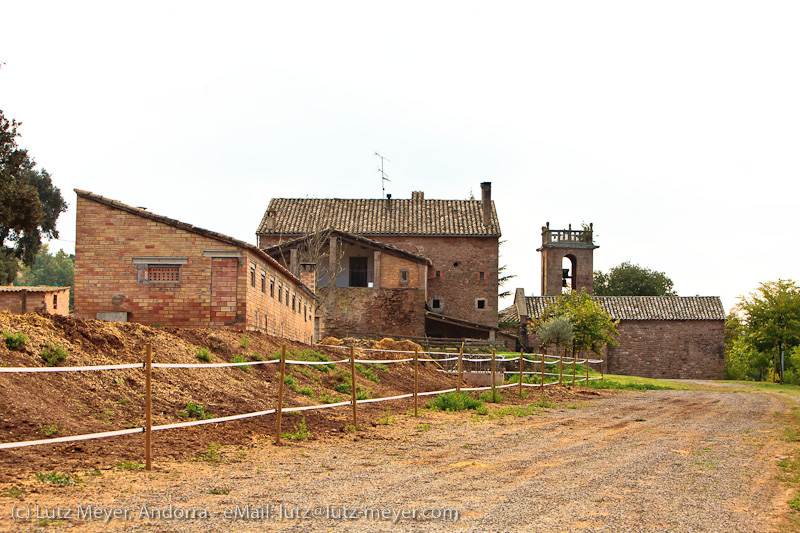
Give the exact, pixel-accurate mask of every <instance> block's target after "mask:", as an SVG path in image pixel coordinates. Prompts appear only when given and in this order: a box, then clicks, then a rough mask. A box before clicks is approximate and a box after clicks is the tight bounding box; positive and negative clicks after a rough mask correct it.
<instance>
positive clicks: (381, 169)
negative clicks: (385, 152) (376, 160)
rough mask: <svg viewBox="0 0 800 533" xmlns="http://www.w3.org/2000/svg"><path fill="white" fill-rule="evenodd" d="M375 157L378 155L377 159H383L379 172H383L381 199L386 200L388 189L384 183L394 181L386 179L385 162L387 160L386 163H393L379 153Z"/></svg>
mask: <svg viewBox="0 0 800 533" xmlns="http://www.w3.org/2000/svg"><path fill="white" fill-rule="evenodd" d="M375 155H376V156H377V157H380V158H381V167H380V168H379V169H378V170H379V171H380V172H381V198H385V197H386V187H384V184H383V182H384V181H392V180H390V179H389V178H387V177H386V172H384V171H383V161H384V160H386V161H388V162H389V163H391V162H392V161H391V160H390V159H387V158H385V157H383V156H382V155H381V154H379V153H378V152H375Z"/></svg>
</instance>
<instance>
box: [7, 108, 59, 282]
mask: <svg viewBox="0 0 800 533" xmlns="http://www.w3.org/2000/svg"><path fill="white" fill-rule="evenodd" d="M20 125H21V123H20V122H17V121H16V120H11V121H9V120H8V119H6V117H5V115H3V112H2V110H0V285H7V284H8V283H11V282H13V281H14V279H15V278H16V275H17V271H18V268H19V261H20V260H21V261H22V263H23V264H24V265H26V266H31V265H33V264H34V262H35V261H36V255H37V254H38V252H39V248H40V247H41V245H42V237H45V238H50V239H53V238H57V237H58V231H57V230H56V220H57V219H58V216H59V215H60V214H61V213H63V212H64V211H66V209H67V204H66V202H65V201H64V198H63V197H62V196H61V191H60V190H59V189H58V187H55V186H54V185H53V182H52V180H51V178H50V174H48V173H47V171H46V170H44V169H41V170H40V169H37V168H35V167H36V163H35V162H34V161H33V159H31V158H30V157H29V156H28V151H27V150H24V149H22V148H19V147H18V146H17V142H16V138H17V137H19V136H20V135H19V133H18V132H17V128H18V127H19V126H20Z"/></svg>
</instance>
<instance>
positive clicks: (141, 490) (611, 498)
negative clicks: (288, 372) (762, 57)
mask: <svg viewBox="0 0 800 533" xmlns="http://www.w3.org/2000/svg"><path fill="white" fill-rule="evenodd" d="M561 405H562V406H561V407H558V408H553V409H547V410H544V411H543V412H540V413H538V414H534V415H530V416H521V417H520V416H514V415H512V414H507V415H506V416H503V417H499V416H494V417H492V416H476V415H471V414H466V413H436V412H423V413H422V414H421V416H420V418H418V419H415V418H413V417H409V416H406V415H402V416H396V418H395V420H394V421H392V420H391V419H389V418H387V420H386V421H387V422H390V423H389V424H387V425H378V426H377V427H371V428H369V429H368V430H367V431H365V432H364V433H363V434H362V436H361V437H354V436H353V434H350V433H347V434H341V436H340V437H334V438H329V439H322V440H318V441H313V442H302V443H298V444H292V445H288V446H281V447H276V446H273V445H270V444H268V441H267V440H266V439H265V440H263V441H258V442H254V444H253V447H252V448H248V449H246V450H233V449H231V450H227V449H224V448H223V449H222V450H221V451H220V457H219V459H220V462H219V464H217V465H213V464H209V463H208V462H206V461H198V462H196V463H175V464H171V465H160V466H159V468H158V469H156V470H155V471H154V472H153V473H146V472H141V471H130V472H129V471H109V472H106V473H104V474H103V475H102V476H95V477H94V478H87V479H86V484H85V485H83V486H81V487H69V488H64V489H57V488H46V489H42V490H41V491H40V492H39V493H36V494H26V495H25V496H24V498H21V499H19V500H17V502H16V505H18V506H19V505H23V506H34V505H36V504H38V505H39V506H40V510H41V509H45V510H48V509H49V510H50V511H49V512H50V513H52V512H53V511H52V509H54V508H55V507H56V506H61V507H62V508H69V509H72V512H73V513H75V512H77V511H79V510H81V511H83V512H84V513H85V510H86V506H87V505H92V506H94V507H93V508H94V509H100V510H104V511H108V510H113V509H121V510H123V511H127V512H128V513H129V514H128V520H124V519H123V520H111V521H110V522H109V523H107V524H106V523H103V522H102V521H101V520H95V519H92V520H83V521H79V522H76V521H75V520H74V515H73V517H71V518H70V519H68V520H62V521H61V523H60V525H61V526H62V527H64V528H67V529H71V530H74V529H76V528H77V529H80V530H87V531H101V530H102V531H108V530H111V531H114V530H116V531H148V532H151V531H164V532H168V531H169V532H171V531H298V532H299V531H333V530H335V531H344V532H349V531H353V532H355V531H408V532H416V531H481V532H486V531H489V532H492V531H498V532H506V531H537V532H550V531H587V532H593V531H598V532H600V531H602V532H612V531H625V532H636V531H647V532H650V531H719V532H734V531H747V532H756V531H775V530H776V528H777V525H778V514H779V513H780V512H782V511H781V506H783V507H784V508H785V506H786V494H785V493H784V492H782V490H783V489H781V487H780V485H779V484H778V483H777V481H776V480H775V476H776V474H777V473H778V467H777V462H778V458H777V457H776V455H777V454H779V453H781V452H782V449H781V446H785V444H782V443H781V442H780V441H779V440H776V436H777V435H778V433H777V431H778V430H777V428H776V426H775V423H774V413H775V412H777V411H783V410H784V409H786V407H785V404H784V403H783V401H782V400H781V399H780V398H777V397H775V396H770V395H765V394H756V393H733V392H697V391H648V392H624V393H613V394H607V395H605V396H603V397H600V398H597V399H591V400H584V401H576V402H572V403H571V404H563V403H562V404H561ZM499 407H505V404H501V405H500V406H491V407H490V409H495V408H499ZM226 492H227V494H226ZM215 493H216V494H215ZM11 503H12V502H10V501H9V500H8V499H3V501H0V512H2V516H3V520H0V528H2V527H11V526H14V527H12V530H24V529H26V528H28V527H31V526H32V525H33V524H32V523H30V522H29V523H19V522H17V523H12V522H10V520H9V519H8V516H9V511H8V509H7V508H8V507H9V506H10V504H11ZM78 506H82V507H81V508H80V509H78ZM143 506H144V507H143ZM192 509H194V511H191V510H192ZM384 509H387V510H388V511H382V510H384ZM404 509H407V511H406V513H407V516H406V518H403V516H402V512H403V510H404ZM143 510H144V512H150V513H157V512H161V513H163V514H167V515H168V514H169V513H170V512H172V514H173V516H172V517H171V518H170V517H169V516H166V517H165V516H162V517H161V518H154V519H148V518H147V517H144V516H142V514H141V513H142V512H143ZM413 510H416V512H417V513H420V514H421V513H423V512H425V514H426V517H427V516H428V515H429V514H430V515H432V517H431V519H428V520H423V519H421V518H420V517H419V516H418V518H417V519H414V518H410V517H409V516H408V513H412V512H413ZM203 511H206V512H208V513H209V514H211V516H210V517H209V518H205V517H202V518H196V519H186V517H185V516H177V518H176V517H175V516H174V515H179V514H183V515H185V514H189V513H190V512H194V513H195V516H196V517H200V516H201V515H202V512H203ZM120 512H122V511H120ZM279 512H282V513H283V514H284V515H291V516H292V518H289V519H284V520H277V519H276V516H275V515H276V514H277V513H279ZM306 512H307V513H308V517H309V518H306V519H303V518H300V519H298V518H296V515H297V514H301V515H302V514H304V513H306ZM382 512H383V513H387V512H388V513H391V514H390V515H389V519H385V516H386V515H384V516H382V517H380V518H379V515H380V514H381V513H382ZM226 513H227V515H226ZM368 513H372V515H370V516H365V514H368ZM393 513H400V514H393ZM452 513H456V514H457V515H456V516H454V515H453V514H452ZM40 514H41V512H40ZM234 515H238V516H234ZM243 515H246V518H245V516H243ZM342 515H345V516H344V517H343V516H342ZM326 516H327V517H326ZM332 516H336V518H335V519H333V518H330V517H332ZM84 517H85V515H84ZM312 517H313V518H312ZM50 522H51V524H50V526H49V527H48V530H53V529H58V524H55V525H54V524H53V522H57V520H50Z"/></svg>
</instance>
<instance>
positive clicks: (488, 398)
mask: <svg viewBox="0 0 800 533" xmlns="http://www.w3.org/2000/svg"><path fill="white" fill-rule="evenodd" d="M492 392H494V394H492ZM480 399H481V401H483V402H486V403H503V400H505V398H504V397H503V393H502V391H499V390H497V389H495V390H494V391H490V390H487V391H484V392H482V393H481V395H480Z"/></svg>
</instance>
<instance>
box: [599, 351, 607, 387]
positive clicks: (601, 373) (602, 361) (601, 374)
mask: <svg viewBox="0 0 800 533" xmlns="http://www.w3.org/2000/svg"><path fill="white" fill-rule="evenodd" d="M600 358H601V359H600V381H601V382H602V381H605V379H606V375H605V373H604V372H603V364H604V363H605V362H606V358H605V357H603V355H602V354H601V355H600Z"/></svg>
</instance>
